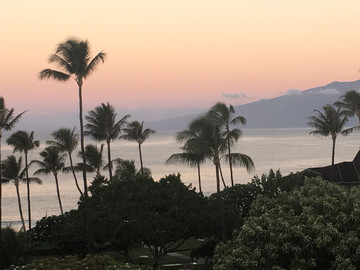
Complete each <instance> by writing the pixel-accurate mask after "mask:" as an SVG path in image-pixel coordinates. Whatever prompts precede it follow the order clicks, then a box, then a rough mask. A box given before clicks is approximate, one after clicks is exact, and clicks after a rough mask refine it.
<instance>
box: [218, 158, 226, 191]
mask: <svg viewBox="0 0 360 270" xmlns="http://www.w3.org/2000/svg"><path fill="white" fill-rule="evenodd" d="M219 171H220V176H221V181H222V183H223V185H224V188H226V184H225V180H224V175H223V173H222V169H221V164H220V163H219Z"/></svg>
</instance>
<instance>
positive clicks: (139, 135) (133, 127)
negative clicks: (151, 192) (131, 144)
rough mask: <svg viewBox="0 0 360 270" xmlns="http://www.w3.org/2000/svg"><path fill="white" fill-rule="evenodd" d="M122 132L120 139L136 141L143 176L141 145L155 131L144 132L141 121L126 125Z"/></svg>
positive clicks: (146, 130) (147, 130)
mask: <svg viewBox="0 0 360 270" xmlns="http://www.w3.org/2000/svg"><path fill="white" fill-rule="evenodd" d="M123 131H124V135H122V136H121V137H120V138H122V139H125V140H129V141H136V142H137V143H138V147H139V155H140V165H141V173H142V174H144V165H143V160H142V152H141V145H142V144H143V143H144V142H145V140H146V139H147V138H149V136H150V135H152V134H155V133H156V131H155V130H153V129H149V128H147V129H145V130H144V121H142V122H141V123H140V122H138V121H133V122H131V123H128V124H127V126H126V128H124V129H123Z"/></svg>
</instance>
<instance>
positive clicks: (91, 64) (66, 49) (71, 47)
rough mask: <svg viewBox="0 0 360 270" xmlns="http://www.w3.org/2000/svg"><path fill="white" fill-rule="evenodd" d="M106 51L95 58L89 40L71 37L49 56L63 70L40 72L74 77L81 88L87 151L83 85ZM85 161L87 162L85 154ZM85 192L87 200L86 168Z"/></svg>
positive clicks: (44, 75) (42, 75) (43, 75)
mask: <svg viewBox="0 0 360 270" xmlns="http://www.w3.org/2000/svg"><path fill="white" fill-rule="evenodd" d="M104 60H105V53H104V52H100V53H98V54H97V55H96V56H95V57H94V58H92V59H91V56H90V45H89V43H88V41H86V40H85V41H80V40H78V39H75V38H71V39H69V40H67V41H65V42H62V43H60V44H59V45H58V46H57V48H56V52H55V54H52V55H51V56H50V57H49V63H56V64H58V65H59V66H60V68H61V69H62V71H61V70H60V71H59V70H54V69H44V70H42V71H41V72H40V73H39V78H40V79H49V78H52V79H55V80H57V81H68V80H70V79H73V80H74V81H75V82H76V84H77V85H78V89H79V119H80V145H81V151H82V152H84V151H85V145H84V125H83V107H82V87H83V83H84V81H85V79H87V77H88V76H89V75H91V74H92V73H93V72H94V71H95V68H96V67H97V66H98V64H99V63H100V62H104ZM83 163H84V164H86V160H85V155H83ZM83 180H84V194H85V201H87V197H88V190H87V181H86V170H85V168H84V170H83Z"/></svg>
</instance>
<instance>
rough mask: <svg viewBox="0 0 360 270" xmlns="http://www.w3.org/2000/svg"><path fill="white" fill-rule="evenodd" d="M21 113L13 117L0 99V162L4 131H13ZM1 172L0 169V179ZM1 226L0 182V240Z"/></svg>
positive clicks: (0, 197) (0, 202)
mask: <svg viewBox="0 0 360 270" xmlns="http://www.w3.org/2000/svg"><path fill="white" fill-rule="evenodd" d="M23 113H25V112H22V113H20V114H18V115H14V108H11V109H7V108H6V107H5V101H4V98H3V97H0V160H2V158H1V139H2V136H3V133H4V131H8V130H11V129H13V127H14V126H15V124H16V123H17V122H18V121H19V119H20V117H21V116H22V115H23ZM1 173H2V170H1V169H0V179H2V176H1ZM1 224H2V185H1V181H0V239H1Z"/></svg>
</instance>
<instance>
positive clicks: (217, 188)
mask: <svg viewBox="0 0 360 270" xmlns="http://www.w3.org/2000/svg"><path fill="white" fill-rule="evenodd" d="M215 170H216V192H217V193H220V175H219V163H218V162H216V163H215Z"/></svg>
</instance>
